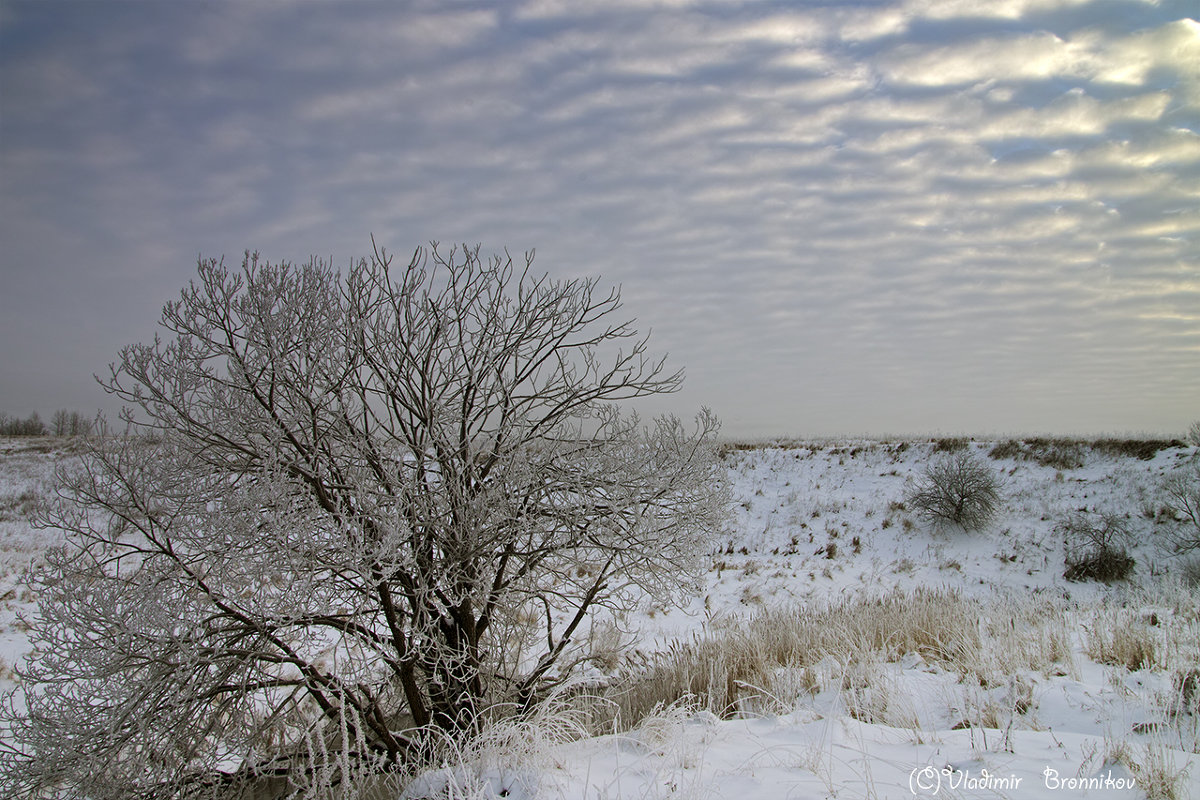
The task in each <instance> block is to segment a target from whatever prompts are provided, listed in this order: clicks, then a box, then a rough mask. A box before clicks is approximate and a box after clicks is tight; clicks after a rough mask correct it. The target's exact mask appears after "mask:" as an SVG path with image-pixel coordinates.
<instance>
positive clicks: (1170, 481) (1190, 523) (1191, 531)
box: [1162, 461, 1200, 552]
mask: <svg viewBox="0 0 1200 800" xmlns="http://www.w3.org/2000/svg"><path fill="white" fill-rule="evenodd" d="M1162 490H1163V494H1164V495H1165V497H1166V507H1167V509H1168V511H1170V512H1171V513H1172V514H1173V515H1174V516H1175V519H1176V520H1178V521H1182V522H1183V523H1184V525H1183V529H1182V530H1180V531H1177V532H1175V533H1174V534H1172V536H1171V539H1172V541H1173V543H1174V544H1175V548H1176V550H1178V551H1180V552H1187V551H1189V550H1195V549H1197V548H1200V461H1192V462H1190V463H1189V464H1187V465H1186V466H1183V467H1180V468H1179V469H1176V470H1174V471H1173V472H1171V473H1170V474H1169V475H1168V476H1167V477H1166V479H1165V480H1164V481H1163V485H1162Z"/></svg>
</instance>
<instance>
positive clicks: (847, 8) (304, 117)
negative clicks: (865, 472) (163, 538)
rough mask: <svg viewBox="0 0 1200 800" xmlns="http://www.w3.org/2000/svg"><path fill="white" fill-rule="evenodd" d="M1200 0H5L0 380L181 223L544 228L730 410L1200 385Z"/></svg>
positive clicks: (1162, 400) (106, 310)
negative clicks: (617, 288) (1199, 4)
mask: <svg viewBox="0 0 1200 800" xmlns="http://www.w3.org/2000/svg"><path fill="white" fill-rule="evenodd" d="M1193 2H1194V0H896V1H895V2H893V1H891V0H861V1H856V0H828V1H827V2H716V1H713V2H701V1H699V0H697V1H695V2H693V1H692V0H661V1H657V2H655V1H652V0H527V2H512V3H484V2H457V1H455V0H451V1H450V2H432V0H431V1H430V2H404V3H400V2H395V3H392V2H336V3H335V2H315V1H310V2H302V3H284V2H257V3H244V2H222V1H221V0H216V1H215V2H200V0H180V2H136V1H133V0H121V1H120V2H117V1H115V0H114V1H113V2H101V1H99V0H92V1H90V2H70V1H69V0H54V2H40V1H38V0H0V342H2V343H3V349H2V351H0V411H6V412H8V413H10V414H19V415H21V416H25V415H27V414H28V413H29V412H30V411H33V410H38V411H39V412H41V414H42V415H43V417H46V416H48V415H49V414H50V413H51V412H53V410H54V409H56V408H71V409H80V410H92V409H96V408H98V407H104V408H106V409H108V408H111V406H110V405H108V400H107V398H106V397H105V396H104V395H103V393H102V392H100V390H99V389H98V388H97V387H96V385H95V383H94V381H93V379H92V377H91V376H92V374H93V373H96V372H103V371H104V370H105V367H106V365H107V364H108V362H110V361H111V360H112V359H113V358H114V357H115V355H116V352H117V350H118V349H119V348H120V347H121V346H122V345H124V344H127V343H130V342H136V341H148V340H150V339H151V338H152V337H153V335H154V333H155V325H156V321H157V318H158V314H159V311H160V309H161V306H162V304H163V303H164V302H165V301H167V300H169V299H171V298H173V297H175V296H177V295H178V292H179V290H180V289H181V288H182V287H183V286H184V285H185V284H186V283H187V281H188V280H189V279H190V278H191V276H192V275H193V274H194V271H195V264H196V259H197V257H198V256H201V255H203V256H205V257H209V256H222V255H224V256H225V257H226V259H227V261H229V262H234V263H236V262H238V261H240V258H241V253H242V252H243V251H244V250H246V249H257V250H259V251H260V252H261V253H262V254H263V255H264V256H265V257H267V258H268V259H270V260H272V261H275V260H281V259H285V260H294V261H301V260H305V261H306V260H307V259H308V258H309V256H312V255H317V256H320V257H323V258H326V259H332V261H333V263H334V264H335V265H336V266H339V267H344V266H346V265H348V264H349V263H350V261H351V260H352V259H356V258H358V257H361V256H363V255H366V254H368V253H369V248H370V237H371V235H372V234H373V235H374V236H375V238H376V240H377V241H379V242H380V243H381V244H383V245H385V246H386V247H388V248H389V249H392V250H394V251H397V252H400V253H410V252H411V250H412V249H413V248H414V247H416V246H417V245H420V244H422V243H424V242H428V241H430V240H439V241H441V242H443V243H451V242H464V241H465V242H469V243H477V242H478V243H482V245H483V249H484V250H500V249H503V248H508V249H509V250H510V251H511V252H514V253H519V252H521V251H524V250H527V249H530V248H536V249H537V260H536V262H535V264H536V266H537V267H539V268H540V269H541V270H544V271H547V272H550V273H551V274H552V275H554V276H558V277H563V278H568V277H576V276H583V275H593V276H600V277H601V278H602V280H603V281H604V282H605V283H606V284H620V285H621V286H622V291H623V296H624V298H625V301H626V310H627V311H628V313H629V314H630V315H631V316H635V317H637V318H638V320H639V323H640V326H641V327H642V328H643V329H652V330H653V335H652V339H651V342H652V346H653V348H654V349H655V350H656V351H657V352H666V353H669V354H670V359H671V363H673V364H675V365H677V366H682V367H684V368H685V369H686V372H687V382H686V386H685V389H684V391H683V392H682V393H681V394H680V395H677V396H675V397H673V398H671V399H670V402H669V403H666V404H660V405H659V406H648V407H646V410H647V413H650V412H653V411H657V410H661V408H668V407H669V408H671V409H675V410H678V411H680V412H681V413H687V414H690V413H691V411H692V410H694V409H695V408H697V407H699V406H700V405H708V406H711V407H712V408H713V409H714V410H715V411H716V412H717V414H718V415H719V416H721V417H722V418H723V419H724V421H725V430H726V433H728V434H731V435H735V436H763V435H806V434H807V435H812V434H836V433H864V434H868V433H870V434H885V433H897V434H899V433H926V432H930V433H936V432H943V433H952V432H963V433H972V434H975V433H978V434H986V433H1017V432H1052V433H1112V432H1170V433H1178V432H1182V431H1183V430H1184V429H1186V427H1187V425H1188V424H1189V423H1190V422H1192V421H1193V420H1196V419H1200V21H1198V19H1197V18H1200V14H1197V12H1196V6H1195V5H1193Z"/></svg>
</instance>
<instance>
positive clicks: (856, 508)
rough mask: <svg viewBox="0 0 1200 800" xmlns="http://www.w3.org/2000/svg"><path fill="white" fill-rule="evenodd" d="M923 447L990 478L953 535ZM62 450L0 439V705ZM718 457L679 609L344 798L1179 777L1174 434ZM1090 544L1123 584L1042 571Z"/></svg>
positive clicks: (603, 629)
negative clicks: (540, 692)
mask: <svg viewBox="0 0 1200 800" xmlns="http://www.w3.org/2000/svg"><path fill="white" fill-rule="evenodd" d="M948 453H949V454H953V453H965V454H967V455H970V456H972V457H973V458H974V459H975V463H976V464H983V465H985V466H986V467H987V469H988V470H990V471H991V472H992V474H993V475H994V476H995V478H996V479H997V480H998V487H999V491H998V493H997V498H998V499H997V502H996V504H995V508H994V513H991V514H990V515H987V518H986V520H984V521H982V522H980V524H978V525H977V526H972V527H973V528H974V529H971V530H968V529H966V528H964V527H962V526H958V525H953V524H939V523H938V522H936V521H935V520H934V519H933V518H932V517H931V516H930V515H928V514H924V513H920V512H919V509H916V508H914V507H913V504H912V500H913V498H914V497H915V495H914V488H915V487H920V486H921V485H922V481H923V480H926V479H927V477H928V474H927V472H926V470H927V468H928V467H929V465H930V464H932V463H934V462H935V460H936V459H939V458H942V457H943V456H945V455H946V454H948ZM71 457H72V456H71V454H70V452H69V451H68V450H67V449H66V448H65V447H64V445H63V444H62V440H53V439H43V440H38V439H34V440H21V439H9V440H0V682H2V685H3V687H4V688H5V690H12V689H16V692H15V694H14V699H15V701H16V702H17V703H18V704H19V703H20V701H21V693H20V680H19V677H18V675H17V673H19V671H20V664H21V661H22V658H23V656H24V654H25V652H26V650H27V647H28V643H27V640H26V638H25V635H24V634H25V630H26V623H25V622H24V621H23V619H22V618H23V617H28V616H30V615H33V614H35V613H36V602H37V597H36V596H35V595H34V593H33V592H32V590H31V589H30V586H29V582H28V578H27V570H28V569H30V568H35V569H36V567H37V566H38V564H39V562H40V561H41V559H42V556H43V553H44V552H45V550H46V549H47V548H48V547H51V546H53V545H55V544H57V543H58V542H59V539H60V536H59V534H57V533H56V532H55V531H53V530H35V529H33V528H32V527H31V526H30V524H29V521H28V515H29V513H30V512H31V511H32V510H33V508H34V506H35V505H36V503H37V502H38V501H39V499H41V498H44V497H47V496H49V494H51V493H52V492H53V469H54V465H55V463H56V462H58V461H61V460H63V459H70V458H71ZM722 458H723V464H724V467H725V469H726V470H727V472H728V476H729V480H730V484H731V489H732V502H733V505H734V510H733V514H732V515H731V521H730V523H729V527H728V530H727V531H725V532H724V533H723V534H722V536H721V539H720V543H719V546H718V547H717V548H715V551H714V552H712V553H711V555H710V556H709V558H708V569H707V573H706V575H705V578H704V581H703V585H702V587H701V588H700V590H699V591H697V592H696V593H695V594H694V596H692V597H691V599H690V601H689V602H688V603H687V604H686V605H685V606H684V607H683V608H669V607H663V606H659V605H656V604H653V603H650V602H646V603H643V604H642V605H640V606H639V607H637V608H636V610H635V611H632V612H627V613H624V614H621V615H618V616H616V617H614V618H611V619H605V618H599V619H596V620H594V621H593V623H592V624H591V626H590V629H588V630H587V631H586V636H587V637H589V639H590V642H589V645H590V652H591V655H592V658H591V660H590V662H589V663H588V665H587V666H586V668H585V669H583V670H582V671H580V672H579V674H578V676H577V678H576V680H575V682H574V683H573V684H571V685H569V686H567V687H565V688H564V689H563V690H562V691H561V693H560V696H559V697H557V698H555V699H554V700H553V701H551V702H550V703H548V704H546V705H545V706H544V707H542V708H541V709H540V710H539V712H538V713H537V714H536V715H535V716H534V717H532V718H526V719H522V720H520V721H507V722H506V721H499V722H497V723H495V724H494V725H492V726H491V727H489V728H488V729H486V730H485V731H484V733H483V734H482V735H481V736H480V737H479V739H478V740H476V741H474V742H472V743H470V744H467V745H461V746H459V747H456V748H451V749H450V750H449V751H448V755H446V756H444V758H443V761H442V763H440V764H433V765H430V766H429V767H428V768H427V769H425V770H424V771H422V772H421V773H420V774H418V775H416V776H410V777H409V778H406V779H405V780H404V781H402V782H401V781H397V782H396V783H394V784H389V785H386V786H377V787H374V790H373V791H374V792H375V793H373V794H363V795H362V796H364V797H405V798H418V797H455V798H492V797H509V798H522V797H524V798H565V799H567V800H577V799H581V798H595V799H596V800H617V799H618V798H624V799H626V800H632V799H634V798H638V799H641V798H672V797H680V798H724V797H732V798H738V800H759V798H762V799H764V800H765V799H766V798H808V797H838V798H906V797H912V796H914V795H916V796H939V797H1021V798H1025V797H1032V798H1059V797H1103V798H1143V797H1150V798H1186V797H1194V796H1200V793H1198V792H1197V787H1198V786H1200V743H1198V739H1200V589H1198V583H1200V568H1198V567H1200V564H1198V562H1197V552H1196V551H1193V552H1192V553H1188V552H1181V548H1180V545H1181V544H1185V545H1186V543H1187V542H1188V541H1189V538H1190V539H1194V538H1195V536H1196V535H1197V533H1198V531H1197V529H1196V528H1195V525H1194V523H1193V521H1192V520H1190V519H1188V518H1187V516H1186V510H1185V509H1181V508H1180V507H1179V503H1178V500H1177V496H1176V495H1172V494H1171V493H1170V492H1168V491H1166V488H1165V487H1171V486H1176V487H1177V486H1178V485H1180V476H1182V477H1183V478H1184V479H1187V480H1194V476H1195V475H1197V472H1196V469H1197V466H1196V465H1197V461H1198V460H1200V454H1198V452H1197V449H1196V448H1195V447H1194V446H1183V445H1180V444H1179V443H1173V444H1171V445H1170V446H1164V447H1161V448H1159V447H1153V446H1151V447H1146V446H1140V447H1139V445H1138V444H1137V443H1123V442H1119V441H1108V442H1079V441H1066V440H1062V441H1051V440H1022V439H1006V440H1001V441H965V440H941V441H933V440H929V439H894V440H886V441H879V440H851V439H846V440H838V441H819V442H800V441H778V442H759V443H754V444H743V445H728V446H726V447H725V449H724V453H723V456H722ZM1189 476H1193V477H1191V478H1189ZM1185 484H1186V480H1185ZM1193 485H1194V484H1193ZM1096 547H1105V548H1108V551H1106V555H1109V556H1112V557H1113V559H1114V561H1115V563H1117V566H1118V567H1121V565H1125V569H1122V570H1121V571H1122V572H1123V573H1125V577H1124V578H1118V579H1111V580H1110V581H1109V582H1105V581H1102V580H1098V579H1081V580H1075V581H1069V580H1067V579H1066V578H1065V577H1064V574H1065V573H1066V572H1068V571H1069V566H1070V564H1079V563H1081V562H1082V561H1086V559H1087V558H1088V554H1089V553H1092V554H1094V549H1095V548H1096ZM1089 548H1092V549H1091V550H1089ZM1088 563H1090V562H1088ZM1088 574H1090V573H1088V572H1087V571H1086V570H1084V571H1083V572H1080V571H1078V570H1076V572H1075V575H1076V576H1077V577H1078V576H1080V575H1084V576H1086V575H1088ZM331 796H336V797H342V796H343V795H342V794H338V793H337V792H334V793H333V794H331ZM345 796H353V795H345Z"/></svg>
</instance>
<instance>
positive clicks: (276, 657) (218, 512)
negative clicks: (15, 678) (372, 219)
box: [0, 245, 726, 799]
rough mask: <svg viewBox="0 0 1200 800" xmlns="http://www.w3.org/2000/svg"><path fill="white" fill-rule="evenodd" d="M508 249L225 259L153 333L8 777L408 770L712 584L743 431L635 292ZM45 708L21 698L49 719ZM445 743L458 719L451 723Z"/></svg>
mask: <svg viewBox="0 0 1200 800" xmlns="http://www.w3.org/2000/svg"><path fill="white" fill-rule="evenodd" d="M531 263H532V254H529V255H527V256H526V258H525V263H524V264H523V265H520V264H518V265H517V266H514V264H513V262H512V260H511V259H509V258H504V259H500V258H492V259H484V258H481V257H480V254H479V249H478V248H475V249H468V248H462V249H455V250H452V251H450V252H449V253H448V254H443V253H441V252H439V250H438V248H437V247H436V245H435V246H433V247H432V248H430V249H429V250H424V249H419V250H417V252H416V253H415V255H414V256H413V258H412V260H411V262H409V263H408V264H407V265H406V266H403V267H401V268H399V269H396V268H394V267H393V264H392V258H391V257H390V256H389V255H388V254H387V253H385V252H383V251H380V250H376V251H375V252H374V254H373V256H372V257H371V258H370V259H365V260H363V261H361V262H359V263H358V264H356V265H354V266H352V268H350V269H349V270H348V272H347V273H346V274H344V275H341V274H338V273H335V272H334V271H332V270H331V269H330V268H329V267H327V266H325V265H323V264H320V263H318V262H311V263H309V264H308V265H304V266H292V265H287V264H276V265H271V264H268V263H265V262H264V261H261V260H260V259H259V258H258V256H257V255H254V256H251V255H247V257H246V259H245V261H244V263H243V265H242V268H241V270H240V271H238V270H228V269H226V268H225V267H224V266H223V265H222V264H221V263H219V262H215V261H202V262H201V263H200V264H199V277H198V280H197V281H194V282H193V283H192V284H191V285H190V286H189V287H188V288H187V289H185V290H184V291H183V293H182V295H181V297H180V299H179V300H177V301H175V302H172V303H169V304H168V305H167V306H166V307H165V308H164V311H163V315H162V322H161V324H162V326H163V328H164V329H165V331H166V332H167V334H168V336H166V337H164V338H162V339H156V340H155V342H154V343H153V344H149V345H145V344H142V345H133V346H130V347H127V348H125V349H124V350H122V352H121V354H120V358H119V360H118V361H117V362H116V363H115V364H114V366H113V367H112V370H111V375H110V377H109V378H107V379H106V380H104V381H103V383H104V385H105V387H106V388H107V390H108V391H110V392H111V393H113V394H115V395H116V396H117V397H119V398H121V399H122V400H123V401H124V402H125V403H126V406H127V408H126V411H125V413H124V414H123V417H124V422H125V424H126V426H127V427H126V429H125V430H124V431H123V432H121V433H119V434H112V433H109V434H102V435H97V436H93V437H91V438H90V439H89V440H87V442H86V445H85V446H86V448H87V450H86V453H85V455H84V457H83V458H82V461H81V462H80V466H79V467H78V468H77V469H75V470H73V471H71V472H69V473H65V474H64V475H63V478H64V488H63V490H62V494H63V497H64V502H63V503H61V504H59V505H57V506H56V507H55V508H54V509H53V510H52V511H51V512H50V516H49V517H48V518H47V519H46V522H47V524H52V525H55V526H58V527H61V528H63V529H64V530H66V531H67V532H68V538H69V543H68V545H67V546H66V547H65V548H63V549H60V550H58V551H55V552H54V553H52V554H51V555H50V556H49V558H48V569H47V570H46V571H45V572H44V573H43V577H42V579H41V584H40V587H39V591H40V592H41V603H40V607H39V611H38V615H37V618H36V619H35V620H34V621H33V629H32V631H31V637H32V640H33V644H34V647H35V649H34V651H33V654H32V655H31V656H30V658H29V660H28V665H27V666H26V667H25V670H24V673H23V675H22V678H23V684H24V690H23V697H21V698H18V699H19V700H20V701H23V703H24V705H25V707H26V708H25V710H23V711H13V710H10V711H9V712H8V714H7V724H8V725H9V727H10V730H8V731H0V742H4V744H3V745H0V747H4V748H6V749H7V750H8V752H7V753H0V761H5V766H3V767H0V775H2V776H3V777H2V779H0V788H4V789H7V790H8V791H9V792H10V793H11V794H13V795H25V796H66V797H79V798H83V797H88V798H96V799H99V798H107V797H118V796H119V797H172V796H175V797H184V796H207V795H209V794H211V795H214V796H223V797H224V796H237V793H236V790H237V788H238V787H242V786H247V785H250V784H255V785H258V786H260V787H261V786H262V785H264V782H269V781H272V780H273V781H276V782H277V783H278V784H279V785H286V786H292V787H303V786H318V785H319V786H326V787H328V786H330V785H333V784H336V783H338V782H339V781H347V780H351V779H352V776H353V775H355V774H358V773H363V774H366V773H371V772H378V771H386V770H390V769H399V768H401V767H402V766H403V765H404V764H405V763H406V762H409V761H410V760H411V759H412V758H414V757H415V756H416V755H418V754H419V753H420V752H422V751H423V750H424V749H425V748H427V747H429V746H430V742H431V741H434V740H436V739H438V738H439V737H443V736H451V737H454V736H460V735H463V734H464V733H468V732H469V731H470V729H471V728H472V727H473V726H475V725H477V724H478V722H479V721H480V720H481V719H483V718H485V717H486V715H487V714H489V713H498V712H497V711H496V710H497V709H500V708H504V709H508V710H509V713H512V712H517V713H519V712H520V711H522V710H528V709H530V708H532V707H534V706H536V705H537V704H538V703H539V701H540V700H541V699H542V698H543V697H545V696H546V693H547V692H548V691H549V690H550V689H552V688H553V687H554V686H555V685H556V684H557V683H559V682H561V681H563V680H565V679H566V678H567V677H568V675H569V674H570V672H571V668H572V667H573V666H575V665H577V664H579V663H580V662H582V661H583V660H586V659H587V658H588V651H587V649H586V647H585V644H586V642H585V641H584V639H585V637H582V636H580V635H579V632H580V625H581V623H583V622H584V621H585V620H586V619H587V618H588V617H589V615H590V614H592V613H593V612H595V611H597V610H600V609H612V608H615V607H618V606H621V605H623V604H627V603H632V602H638V601H639V600H641V599H644V598H645V597H647V596H654V597H658V598H662V599H667V598H670V597H672V596H675V595H677V594H678V593H679V592H681V591H686V589H687V588H688V586H689V581H688V576H692V575H694V574H695V569H696V567H697V565H698V557H699V556H700V555H702V554H703V553H704V552H706V550H707V549H708V548H709V546H710V542H711V536H710V535H711V534H712V533H713V531H714V529H715V528H716V527H718V526H719V525H720V524H721V520H722V518H723V515H724V513H725V505H726V503H725V494H724V490H723V488H722V481H721V475H720V470H719V468H718V466H717V462H716V460H715V458H714V452H713V439H714V436H715V432H716V429H717V423H716V421H715V419H714V418H713V417H712V416H711V415H710V414H709V413H708V412H701V413H700V414H699V415H698V416H697V419H696V425H695V426H694V428H685V426H684V425H683V424H682V423H681V422H680V421H679V420H677V419H675V418H670V417H666V418H661V419H658V420H656V421H654V422H653V423H652V424H649V425H644V424H643V423H641V422H639V421H638V419H637V418H636V417H633V416H626V415H625V414H623V413H622V412H621V411H619V410H618V408H617V407H616V405H614V404H615V403H617V402H619V401H624V400H628V399H632V398H637V397H642V396H646V395H655V394H660V393H664V392H673V391H675V390H676V389H677V388H678V387H679V386H680V382H681V380H682V376H681V374H680V373H678V372H671V371H668V370H667V369H666V367H665V364H664V361H663V360H661V359H656V358H651V357H650V356H649V355H648V351H647V340H646V338H644V337H640V336H639V335H638V334H637V333H636V331H635V330H634V328H633V327H632V323H631V322H629V321H625V320H623V319H622V318H620V317H618V316H617V314H618V313H619V310H620V308H621V303H620V297H619V293H618V292H617V291H616V290H613V291H600V290H598V288H597V285H596V283H595V282H594V281H591V280H574V281H563V282H560V281H555V280H551V279H549V278H548V277H546V276H538V275H536V274H534V273H533V272H532V271H531ZM21 704H22V703H21V702H17V703H16V704H15V705H17V706H20V705H21ZM435 732H437V733H435Z"/></svg>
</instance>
